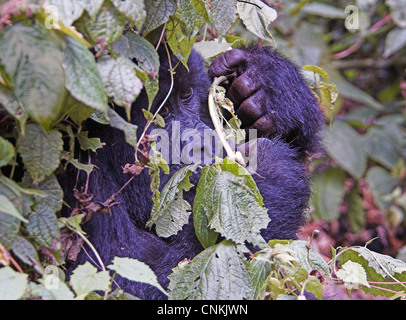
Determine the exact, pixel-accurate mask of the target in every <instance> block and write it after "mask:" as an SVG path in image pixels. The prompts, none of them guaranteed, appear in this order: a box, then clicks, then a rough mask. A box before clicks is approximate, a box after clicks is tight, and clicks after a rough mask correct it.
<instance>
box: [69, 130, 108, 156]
mask: <svg viewBox="0 0 406 320" xmlns="http://www.w3.org/2000/svg"><path fill="white" fill-rule="evenodd" d="M88 134H89V132H88V131H82V132H80V133H78V134H76V138H78V140H79V144H80V148H81V149H82V150H84V151H86V150H92V151H93V152H96V150H97V149H100V148H103V146H104V145H105V143H104V142H101V141H100V138H89V137H88Z"/></svg>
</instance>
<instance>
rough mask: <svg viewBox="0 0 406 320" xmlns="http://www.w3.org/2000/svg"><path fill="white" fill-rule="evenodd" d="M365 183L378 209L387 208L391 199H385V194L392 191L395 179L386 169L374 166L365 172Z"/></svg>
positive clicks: (384, 209)
mask: <svg viewBox="0 0 406 320" xmlns="http://www.w3.org/2000/svg"><path fill="white" fill-rule="evenodd" d="M366 183H367V186H368V188H369V189H370V191H371V193H372V197H373V198H374V202H375V204H376V205H377V206H378V207H379V209H381V210H383V211H386V210H388V209H389V207H390V206H391V205H392V203H393V201H392V200H388V199H386V198H385V196H386V195H389V194H390V193H391V192H392V190H393V188H394V187H395V185H396V183H397V179H396V178H395V177H394V176H392V175H391V174H390V173H389V172H388V171H387V170H385V169H383V168H381V167H379V166H374V167H372V168H371V169H369V170H368V172H367V174H366Z"/></svg>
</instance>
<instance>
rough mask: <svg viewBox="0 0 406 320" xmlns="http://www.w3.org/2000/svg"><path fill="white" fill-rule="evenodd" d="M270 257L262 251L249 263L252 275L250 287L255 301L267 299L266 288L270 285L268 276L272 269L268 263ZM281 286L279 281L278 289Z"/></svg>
mask: <svg viewBox="0 0 406 320" xmlns="http://www.w3.org/2000/svg"><path fill="white" fill-rule="evenodd" d="M270 257H271V253H270V252H262V251H261V252H259V253H257V254H256V255H255V258H253V259H252V260H251V261H250V262H249V265H248V270H249V274H250V287H251V288H252V289H253V290H254V296H253V299H256V300H257V299H258V300H263V299H264V298H265V295H266V287H267V285H269V283H267V282H268V276H269V273H270V271H271V268H272V266H271V264H270V263H269V261H268V260H269V258H270ZM275 280H276V279H275ZM279 285H280V283H279V281H278V284H277V287H279ZM275 289H277V288H275ZM275 291H276V290H272V292H275ZM283 292H285V291H283Z"/></svg>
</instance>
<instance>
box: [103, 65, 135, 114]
mask: <svg viewBox="0 0 406 320" xmlns="http://www.w3.org/2000/svg"><path fill="white" fill-rule="evenodd" d="M97 67H98V68H99V72H100V75H101V77H102V79H103V82H104V85H105V88H106V92H107V95H108V96H109V97H111V98H112V99H113V100H114V102H115V103H116V104H118V105H119V106H122V107H124V108H125V109H126V110H127V117H128V116H129V114H130V112H129V110H130V108H131V105H132V103H133V102H134V101H135V99H136V98H137V97H138V95H139V94H140V92H141V89H142V82H141V80H140V79H139V78H138V77H137V74H136V71H135V65H134V63H133V62H132V61H130V60H129V59H127V58H124V57H118V58H117V59H114V58H102V59H100V60H99V61H98V62H97Z"/></svg>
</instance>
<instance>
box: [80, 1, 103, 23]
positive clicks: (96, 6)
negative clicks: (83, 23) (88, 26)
mask: <svg viewBox="0 0 406 320" xmlns="http://www.w3.org/2000/svg"><path fill="white" fill-rule="evenodd" d="M78 1H79V3H80V4H81V5H82V6H83V7H84V8H85V10H86V11H87V13H89V15H90V17H91V18H92V20H94V19H95V18H96V15H97V13H98V12H99V10H100V8H101V6H102V4H103V2H104V0H78Z"/></svg>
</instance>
